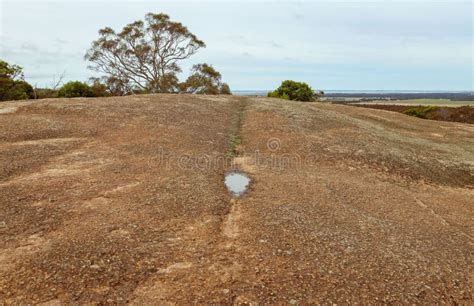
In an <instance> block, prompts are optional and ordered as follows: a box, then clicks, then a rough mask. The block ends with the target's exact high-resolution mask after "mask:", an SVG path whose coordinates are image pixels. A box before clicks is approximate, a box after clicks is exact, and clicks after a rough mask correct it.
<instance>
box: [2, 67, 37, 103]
mask: <svg viewBox="0 0 474 306" xmlns="http://www.w3.org/2000/svg"><path fill="white" fill-rule="evenodd" d="M33 97H34V90H33V87H31V85H30V84H28V83H27V82H26V81H25V80H24V76H23V68H22V67H20V66H18V65H10V64H8V63H7V62H5V61H3V60H1V59H0V101H6V100H23V99H29V98H33Z"/></svg>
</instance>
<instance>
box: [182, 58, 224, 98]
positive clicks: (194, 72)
mask: <svg viewBox="0 0 474 306" xmlns="http://www.w3.org/2000/svg"><path fill="white" fill-rule="evenodd" d="M180 89H181V92H184V93H193V94H209V95H217V94H230V88H229V85H227V84H226V83H222V82H221V74H220V73H219V72H218V71H216V70H215V69H214V67H212V66H211V65H208V64H206V63H204V64H197V65H194V66H193V68H192V69H191V75H190V76H189V77H188V78H187V79H186V81H185V82H183V83H182V84H180Z"/></svg>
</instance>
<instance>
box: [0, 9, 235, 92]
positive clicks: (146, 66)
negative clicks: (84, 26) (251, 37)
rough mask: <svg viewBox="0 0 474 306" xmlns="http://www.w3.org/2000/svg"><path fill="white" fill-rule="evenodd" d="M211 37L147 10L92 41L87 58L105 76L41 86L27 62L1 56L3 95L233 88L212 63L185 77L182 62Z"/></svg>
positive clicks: (103, 30)
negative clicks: (29, 75)
mask: <svg viewBox="0 0 474 306" xmlns="http://www.w3.org/2000/svg"><path fill="white" fill-rule="evenodd" d="M205 46H206V45H205V43H204V42H203V41H202V40H200V39H198V38H197V37H196V35H194V34H193V33H191V32H190V31H189V30H188V29H187V28H186V27H185V26H183V25H182V24H181V23H179V22H173V21H171V20H170V18H169V16H168V15H166V14H152V13H149V14H147V15H146V16H145V19H144V21H142V20H138V21H135V22H133V23H130V24H128V25H126V26H125V27H124V28H123V29H122V30H121V31H120V32H118V33H117V32H115V31H114V30H113V29H111V28H109V27H106V28H103V29H101V30H99V38H98V39H97V40H95V41H93V42H92V45H91V48H90V49H89V50H88V51H87V53H86V55H85V59H86V60H88V61H89V62H91V65H90V66H89V68H90V69H92V70H93V71H96V72H98V73H100V74H101V75H102V76H101V77H93V78H90V79H89V81H88V82H80V81H70V82H67V83H65V84H63V85H62V86H61V87H60V85H61V84H60V83H61V81H62V78H60V81H59V82H58V83H56V84H55V85H53V86H52V88H36V86H35V87H33V86H31V85H30V84H28V83H27V82H26V81H25V80H24V75H23V70H22V67H20V66H17V65H10V64H8V63H7V62H5V61H3V60H0V101H4V100H20V99H41V98H55V97H68V98H69V97H104V96H123V95H130V94H143V93H189V94H211V95H217V94H231V91H230V87H229V85H228V84H226V83H224V82H222V80H221V78H222V76H221V74H220V73H219V72H218V71H216V70H215V69H214V67H213V66H212V65H209V64H206V63H202V64H196V65H194V66H193V67H192V69H191V74H190V75H189V77H188V78H187V79H186V80H185V81H184V82H179V79H178V76H177V74H178V73H180V72H182V70H181V67H180V66H179V62H181V61H182V60H185V59H187V58H189V57H191V56H192V55H194V54H195V53H196V52H197V51H198V50H199V49H201V48H204V47H205Z"/></svg>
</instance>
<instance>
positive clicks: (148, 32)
mask: <svg viewBox="0 0 474 306" xmlns="http://www.w3.org/2000/svg"><path fill="white" fill-rule="evenodd" d="M205 46H206V45H205V43H204V42H203V41H202V40H200V39H199V38H197V37H196V35H194V34H193V33H191V32H190V31H189V30H188V28H186V27H185V26H184V25H182V24H181V23H179V22H174V21H171V20H170V17H169V16H168V15H166V14H153V13H148V14H147V15H146V16H145V18H144V20H143V21H142V20H138V21H135V22H133V23H130V24H128V25H126V26H125V27H124V28H123V29H122V30H121V31H120V32H118V33H117V32H115V31H114V30H113V29H112V28H110V27H106V28H103V29H101V30H99V38H98V39H97V40H95V41H93V42H92V46H91V48H90V49H89V50H88V52H87V54H86V55H85V59H86V60H88V61H90V62H91V63H92V65H91V66H89V68H91V69H93V70H95V71H98V72H100V73H103V74H105V76H106V78H110V79H111V80H113V81H114V82H113V83H114V84H121V86H122V87H123V88H122V90H123V91H124V92H128V93H130V92H132V91H146V92H153V93H156V92H174V91H176V90H178V82H179V81H178V77H177V73H179V72H181V68H180V67H179V65H178V63H179V62H180V61H182V60H184V59H187V58H189V57H190V56H192V55H193V54H195V53H196V52H197V51H198V50H199V49H201V48H204V47H205Z"/></svg>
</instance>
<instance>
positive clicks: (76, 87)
mask: <svg viewBox="0 0 474 306" xmlns="http://www.w3.org/2000/svg"><path fill="white" fill-rule="evenodd" d="M58 96H59V97H63V98H73V97H93V96H94V92H93V91H92V88H91V87H90V86H89V85H87V84H86V83H82V82H79V81H71V82H68V83H66V84H64V85H63V86H62V87H61V88H60V89H59V92H58Z"/></svg>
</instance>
